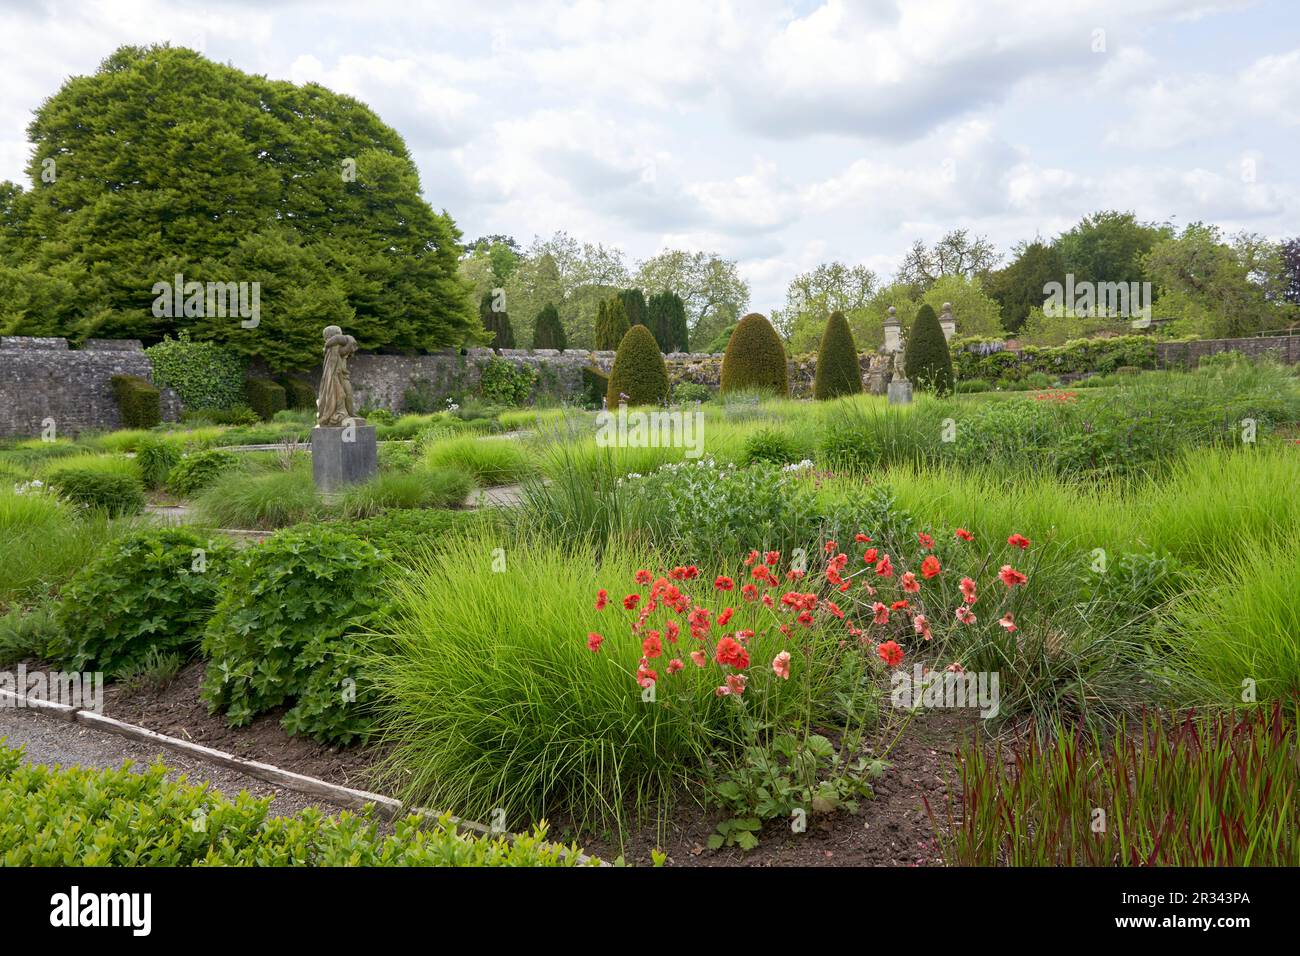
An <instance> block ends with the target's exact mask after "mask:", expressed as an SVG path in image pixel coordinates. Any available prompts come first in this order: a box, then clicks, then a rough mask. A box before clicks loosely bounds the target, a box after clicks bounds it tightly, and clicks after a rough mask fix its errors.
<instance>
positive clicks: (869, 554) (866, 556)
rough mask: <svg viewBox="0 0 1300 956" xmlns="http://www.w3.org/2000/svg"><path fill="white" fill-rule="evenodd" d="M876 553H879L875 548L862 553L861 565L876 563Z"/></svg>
mask: <svg viewBox="0 0 1300 956" xmlns="http://www.w3.org/2000/svg"><path fill="white" fill-rule="evenodd" d="M878 553H879V550H878V549H876V548H867V550H866V551H864V552H863V554H862V563H863V564H875V563H876V555H877V554H878Z"/></svg>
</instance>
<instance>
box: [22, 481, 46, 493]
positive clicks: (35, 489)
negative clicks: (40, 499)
mask: <svg viewBox="0 0 1300 956" xmlns="http://www.w3.org/2000/svg"><path fill="white" fill-rule="evenodd" d="M44 490H45V483H44V482H42V481H40V480H39V479H33V480H32V481H24V482H23V483H22V484H21V485H14V494H16V495H25V494H34V495H39V494H41V493H42V492H43V491H44Z"/></svg>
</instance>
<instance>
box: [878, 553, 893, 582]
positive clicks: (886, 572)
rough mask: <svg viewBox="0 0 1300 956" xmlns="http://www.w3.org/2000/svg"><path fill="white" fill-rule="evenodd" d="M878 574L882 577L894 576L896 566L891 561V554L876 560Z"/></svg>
mask: <svg viewBox="0 0 1300 956" xmlns="http://www.w3.org/2000/svg"><path fill="white" fill-rule="evenodd" d="M876 574H878V575H880V576H881V577H882V578H892V577H893V576H894V566H893V565H892V564H891V563H890V562H889V555H885V556H884V557H883V558H881V559H880V560H879V561H877V562H876Z"/></svg>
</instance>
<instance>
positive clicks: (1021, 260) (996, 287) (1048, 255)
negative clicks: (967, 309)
mask: <svg viewBox="0 0 1300 956" xmlns="http://www.w3.org/2000/svg"><path fill="white" fill-rule="evenodd" d="M1064 281H1065V264H1064V262H1062V261H1061V254H1060V253H1059V252H1058V251H1057V250H1056V247H1055V246H1053V245H1050V244H1048V243H1045V242H1043V241H1042V240H1041V239H1035V240H1034V241H1033V242H1022V243H1020V244H1019V245H1017V246H1016V247H1015V249H1014V250H1013V251H1012V259H1011V262H1009V263H1008V264H1007V265H1006V266H1004V267H1003V268H1001V269H996V270H994V271H993V272H990V273H989V275H988V279H987V281H986V282H985V289H986V290H987V292H988V294H989V295H990V296H991V297H992V298H993V299H995V300H996V301H997V303H998V305H999V306H1000V307H1001V309H1002V327H1003V328H1004V329H1006V331H1008V332H1011V333H1015V332H1017V331H1019V330H1020V327H1021V326H1023V325H1024V324H1025V319H1027V318H1028V317H1029V310H1030V309H1032V308H1033V307H1034V306H1041V305H1042V304H1043V300H1044V299H1046V298H1047V293H1045V292H1044V291H1043V287H1044V286H1045V285H1047V284H1048V283H1049V282H1062V283H1063V282H1064Z"/></svg>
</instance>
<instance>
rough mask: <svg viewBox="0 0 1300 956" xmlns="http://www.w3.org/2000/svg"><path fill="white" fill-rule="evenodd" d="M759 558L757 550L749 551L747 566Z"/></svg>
mask: <svg viewBox="0 0 1300 956" xmlns="http://www.w3.org/2000/svg"><path fill="white" fill-rule="evenodd" d="M757 560H758V552H757V551H751V552H749V554H748V555H747V556H746V557H745V567H749V566H750V565H751V564H753V563H754V562H755V561H757Z"/></svg>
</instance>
